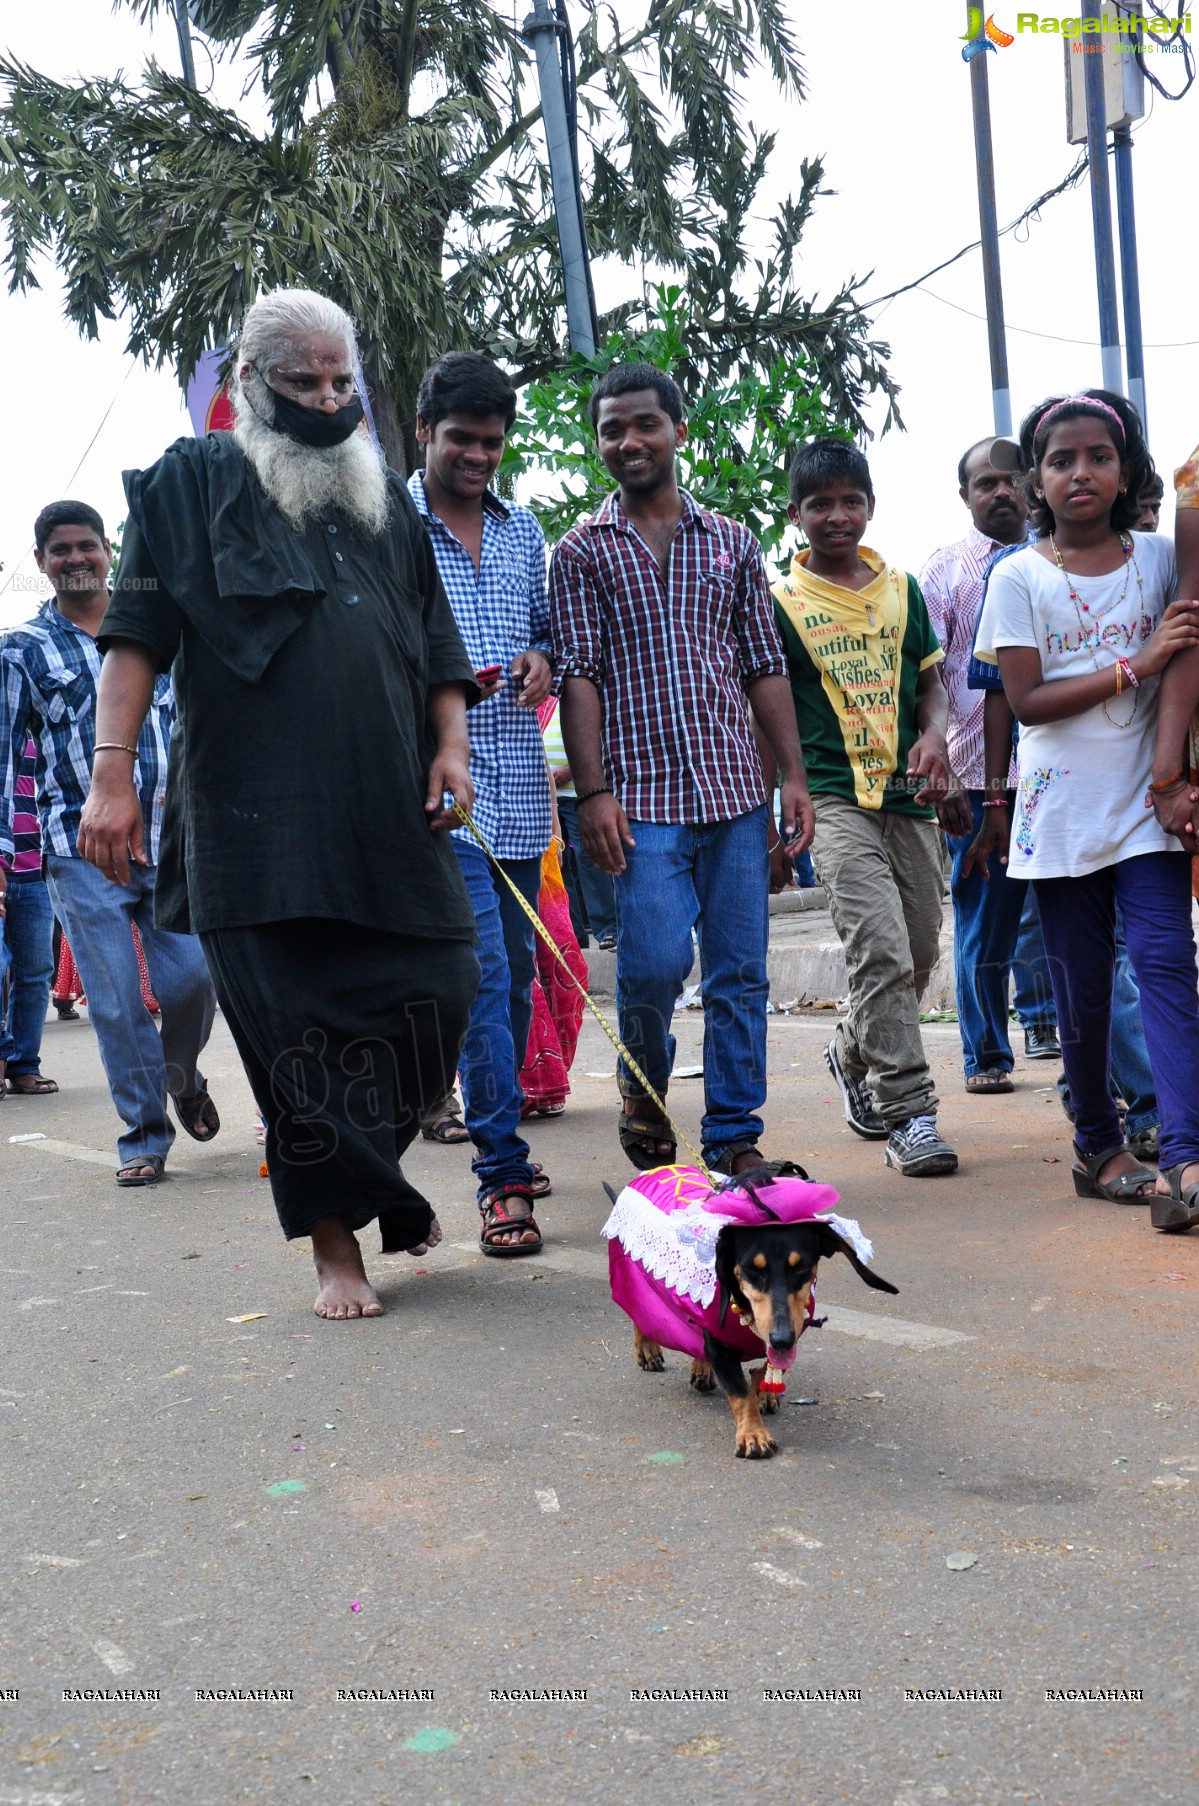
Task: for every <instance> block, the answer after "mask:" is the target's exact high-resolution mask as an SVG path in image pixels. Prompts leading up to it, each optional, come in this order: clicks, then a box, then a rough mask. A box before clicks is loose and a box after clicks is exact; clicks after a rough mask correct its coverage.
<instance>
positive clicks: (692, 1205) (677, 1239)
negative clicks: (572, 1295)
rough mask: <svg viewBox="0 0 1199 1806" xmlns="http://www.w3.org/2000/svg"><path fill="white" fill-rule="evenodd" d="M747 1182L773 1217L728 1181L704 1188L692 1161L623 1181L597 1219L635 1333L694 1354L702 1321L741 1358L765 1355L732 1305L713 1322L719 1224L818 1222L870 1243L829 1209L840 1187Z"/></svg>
mask: <svg viewBox="0 0 1199 1806" xmlns="http://www.w3.org/2000/svg"><path fill="white" fill-rule="evenodd" d="M756 1189H757V1190H758V1191H760V1192H761V1194H762V1196H763V1197H764V1198H765V1199H766V1200H767V1201H768V1203H769V1205H770V1209H771V1211H773V1213H774V1214H773V1216H770V1215H768V1214H767V1212H766V1211H765V1210H764V1209H763V1208H762V1207H761V1205H759V1204H757V1203H755V1202H754V1200H753V1198H752V1197H750V1196H749V1194H748V1193H747V1192H743V1191H741V1190H740V1189H739V1188H738V1187H736V1186H729V1187H728V1188H727V1189H725V1190H721V1191H713V1190H712V1186H711V1184H710V1182H709V1181H708V1180H707V1179H706V1178H705V1176H704V1174H703V1173H701V1172H700V1170H699V1168H698V1167H694V1166H658V1167H655V1168H654V1169H653V1170H652V1171H651V1172H648V1173H638V1175H637V1177H636V1178H635V1179H633V1180H631V1181H630V1182H629V1184H628V1185H626V1186H625V1188H624V1190H623V1191H622V1192H621V1193H620V1195H619V1196H618V1198H617V1200H616V1202H615V1204H614V1205H613V1206H612V1214H611V1215H610V1216H609V1218H608V1220H607V1222H606V1223H605V1224H604V1227H603V1234H604V1235H605V1236H606V1237H607V1238H608V1278H609V1283H610V1284H611V1288H612V1296H613V1298H614V1299H615V1300H616V1303H617V1304H618V1305H619V1306H620V1308H621V1310H622V1311H624V1313H625V1315H626V1316H628V1317H630V1318H632V1320H633V1322H634V1323H635V1324H636V1326H637V1328H638V1329H639V1330H640V1331H641V1333H642V1335H643V1336H648V1337H649V1338H650V1339H651V1340H652V1341H654V1342H660V1343H661V1344H662V1346H663V1347H664V1348H676V1349H678V1351H679V1353H680V1354H686V1355H690V1356H691V1357H692V1359H693V1360H697V1361H702V1360H704V1359H706V1356H705V1354H704V1331H705V1330H709V1331H710V1332H711V1333H712V1335H714V1336H715V1337H716V1338H717V1339H718V1340H719V1341H721V1342H724V1343H726V1344H727V1345H728V1346H729V1347H730V1348H735V1349H736V1350H737V1352H738V1353H739V1354H740V1355H741V1357H742V1359H743V1360H746V1361H760V1360H763V1359H764V1358H765V1355H766V1344H765V1343H764V1342H763V1341H762V1339H761V1337H760V1336H758V1335H757V1334H755V1332H754V1330H753V1329H752V1328H751V1327H750V1326H749V1325H748V1324H744V1323H742V1321H741V1319H740V1318H739V1317H738V1316H737V1314H736V1312H735V1311H734V1310H732V1309H731V1308H730V1310H729V1313H728V1315H727V1317H726V1318H725V1321H724V1324H723V1326H722V1325H721V1322H720V1300H719V1298H718V1297H717V1286H716V1264H715V1263H716V1238H717V1236H718V1235H719V1234H720V1231H721V1230H722V1229H723V1227H724V1225H725V1224H726V1223H742V1224H746V1225H751V1224H755V1225H756V1224H760V1223H771V1222H781V1223H808V1222H813V1221H817V1222H822V1223H828V1224H830V1225H831V1227H832V1228H834V1229H835V1230H836V1231H837V1233H838V1235H840V1236H842V1237H843V1238H844V1240H845V1241H847V1242H848V1243H849V1244H850V1246H851V1247H852V1248H853V1249H854V1251H855V1252H856V1253H857V1255H858V1256H859V1258H860V1259H861V1260H862V1261H865V1262H869V1261H870V1260H871V1259H872V1257H873V1254H874V1249H873V1247H872V1246H871V1244H870V1242H869V1241H868V1240H867V1238H866V1237H865V1236H864V1235H863V1234H862V1232H861V1230H860V1229H859V1228H858V1225H857V1224H856V1223H855V1222H853V1221H852V1220H851V1219H850V1218H848V1217H839V1216H836V1215H835V1214H834V1207H835V1205H837V1204H838V1203H839V1202H840V1194H839V1193H838V1192H835V1191H834V1190H833V1188H832V1186H831V1185H813V1184H812V1183H811V1182H810V1181H809V1180H807V1179H798V1178H791V1177H780V1178H777V1179H773V1180H772V1181H771V1182H770V1184H769V1185H758V1186H757V1187H756ZM815 1291H816V1287H815V1282H814V1281H813V1285H812V1291H811V1292H810V1293H809V1295H808V1315H807V1321H806V1323H805V1325H804V1327H805V1329H806V1328H807V1327H809V1326H810V1325H811V1323H812V1319H813V1317H814V1315H815V1310H816V1299H815ZM796 1347H798V1343H797V1344H796ZM795 1353H796V1349H795V1348H792V1349H789V1350H788V1351H787V1353H786V1354H780V1353H776V1354H775V1355H774V1356H773V1357H772V1365H773V1366H774V1367H776V1368H778V1369H780V1370H785V1369H786V1368H788V1367H790V1365H791V1363H792V1362H793V1361H794V1359H795Z"/></svg>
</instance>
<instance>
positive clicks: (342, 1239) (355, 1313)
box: [312, 1217, 383, 1323]
mask: <svg viewBox="0 0 1199 1806" xmlns="http://www.w3.org/2000/svg"><path fill="white" fill-rule="evenodd" d="M312 1258H313V1260H314V1261H315V1263H316V1276H317V1278H318V1279H319V1280H320V1282H321V1289H320V1291H319V1292H318V1293H317V1295H316V1303H315V1304H314V1305H313V1307H312V1308H313V1310H314V1311H315V1312H316V1314H317V1316H318V1317H324V1318H326V1319H327V1320H328V1321H329V1322H331V1323H345V1322H348V1321H349V1319H350V1318H352V1317H381V1316H382V1315H383V1306H382V1305H381V1304H380V1303H379V1299H378V1296H377V1295H376V1293H375V1290H374V1288H373V1286H372V1285H371V1284H370V1282H369V1280H368V1279H367V1277H366V1268H365V1267H364V1266H363V1264H362V1250H361V1249H360V1248H359V1246H358V1238H357V1237H356V1236H355V1234H354V1232H353V1230H352V1229H350V1228H349V1227H348V1225H347V1224H346V1223H345V1222H343V1220H342V1219H341V1217H326V1218H325V1219H324V1221H323V1222H320V1223H317V1224H316V1225H315V1226H314V1228H313V1230H312Z"/></svg>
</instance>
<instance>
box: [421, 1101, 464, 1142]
mask: <svg viewBox="0 0 1199 1806" xmlns="http://www.w3.org/2000/svg"><path fill="white" fill-rule="evenodd" d="M420 1134H421V1140H422V1141H436V1142H440V1144H441V1146H442V1147H443V1148H456V1147H460V1146H461V1145H462V1143H463V1142H466V1141H469V1140H470V1130H469V1129H468V1128H467V1126H466V1124H465V1123H464V1122H463V1120H462V1118H461V1117H460V1116H458V1115H457V1114H456V1113H455V1112H454V1111H452V1110H451V1111H449V1112H448V1113H447V1114H446V1115H445V1116H439V1117H438V1118H437V1121H436V1122H434V1123H430V1124H429V1125H428V1127H427V1128H424V1129H422V1130H421V1132H420Z"/></svg>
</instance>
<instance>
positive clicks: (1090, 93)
mask: <svg viewBox="0 0 1199 1806" xmlns="http://www.w3.org/2000/svg"><path fill="white" fill-rule="evenodd" d="M1081 10H1082V19H1083V30H1082V37H1081V40H1079V41H1080V43H1081V50H1080V52H1079V54H1080V55H1081V56H1082V58H1083V81H1084V83H1085V87H1086V97H1087V160H1088V162H1089V164H1090V183H1091V226H1092V229H1093V231H1094V236H1095V282H1096V285H1097V288H1098V291H1099V346H1100V357H1101V359H1102V364H1103V386H1104V388H1105V389H1111V390H1112V391H1113V392H1114V393H1115V394H1117V395H1122V394H1123V393H1124V376H1123V371H1122V369H1121V364H1120V314H1119V309H1118V306H1117V303H1116V251H1115V245H1114V244H1113V242H1112V199H1111V182H1110V180H1109V177H1108V168H1107V95H1106V93H1105V91H1104V80H1103V65H1104V61H1105V58H1106V54H1107V53H1106V51H1103V50H1101V48H1100V46H1101V45H1102V43H1103V40H1102V38H1101V37H1100V36H1099V35H1098V33H1099V31H1100V27H1101V24H1102V17H1103V15H1102V9H1101V6H1100V0H1082V9H1081ZM1088 20H1093V21H1094V23H1093V25H1092V26H1091V30H1090V31H1089V32H1088V30H1087V21H1088ZM1142 374H1143V372H1142Z"/></svg>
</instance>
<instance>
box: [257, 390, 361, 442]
mask: <svg viewBox="0 0 1199 1806" xmlns="http://www.w3.org/2000/svg"><path fill="white" fill-rule="evenodd" d="M264 380H265V379H264ZM267 387H268V388H270V384H269V383H268V384H267ZM271 396H272V398H273V400H274V403H275V418H274V419H273V420H272V422H271V425H272V426H273V427H274V429H275V431H276V432H277V433H286V434H287V436H288V438H289V439H295V440H297V441H298V442H299V444H301V445H315V446H321V447H324V446H330V445H344V443H345V441H346V440H347V439H348V438H349V436H350V434H351V433H352V432H354V431H356V429H357V427H358V426H359V424H360V422H361V421H362V419H363V418H364V409H363V406H362V397H361V395H359V394H358V393H357V392H355V393H354V394H353V395H351V397H350V399H349V400H348V401H347V402H343V404H342V406H341V407H339V408H338V410H337V412H336V414H326V413H324V412H323V411H322V410H321V409H320V408H305V407H301V405H300V403H299V402H298V401H292V400H291V399H290V397H289V396H287V395H280V393H279V391H278V389H271Z"/></svg>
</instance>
